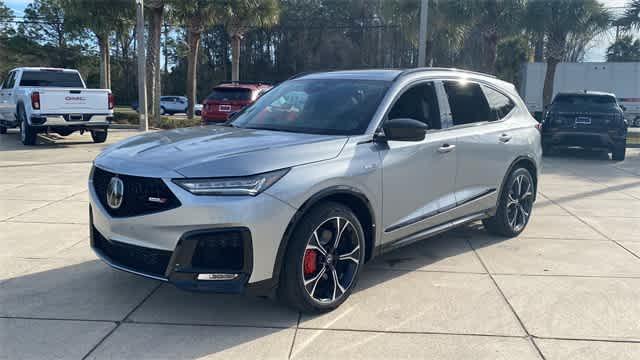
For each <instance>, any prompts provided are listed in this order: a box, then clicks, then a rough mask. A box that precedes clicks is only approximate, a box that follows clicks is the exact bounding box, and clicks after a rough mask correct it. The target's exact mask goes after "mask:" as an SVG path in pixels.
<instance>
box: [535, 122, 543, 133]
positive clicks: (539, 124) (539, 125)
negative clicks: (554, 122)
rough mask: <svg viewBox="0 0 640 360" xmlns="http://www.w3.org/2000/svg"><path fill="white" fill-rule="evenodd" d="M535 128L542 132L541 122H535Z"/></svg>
mask: <svg viewBox="0 0 640 360" xmlns="http://www.w3.org/2000/svg"><path fill="white" fill-rule="evenodd" d="M536 129H538V131H540V132H542V123H537V124H536Z"/></svg>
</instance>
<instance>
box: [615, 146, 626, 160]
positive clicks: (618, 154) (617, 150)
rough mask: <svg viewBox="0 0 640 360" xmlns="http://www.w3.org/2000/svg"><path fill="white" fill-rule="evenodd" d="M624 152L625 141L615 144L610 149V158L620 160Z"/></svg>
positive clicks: (622, 158) (623, 156)
mask: <svg viewBox="0 0 640 360" xmlns="http://www.w3.org/2000/svg"><path fill="white" fill-rule="evenodd" d="M626 153H627V143H626V142H623V143H619V144H615V145H614V146H613V148H612V149H611V160H613V161H622V160H624V158H625V155H626Z"/></svg>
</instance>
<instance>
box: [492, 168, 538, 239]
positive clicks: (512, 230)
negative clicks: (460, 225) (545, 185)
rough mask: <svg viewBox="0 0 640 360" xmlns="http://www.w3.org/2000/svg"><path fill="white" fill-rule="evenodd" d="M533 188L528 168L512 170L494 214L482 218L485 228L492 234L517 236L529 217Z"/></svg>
mask: <svg viewBox="0 0 640 360" xmlns="http://www.w3.org/2000/svg"><path fill="white" fill-rule="evenodd" d="M535 189H536V185H535V182H534V181H533V177H532V176H531V173H530V172H529V170H527V169H525V168H523V167H519V168H516V169H515V170H513V171H512V172H511V174H509V177H508V178H507V181H506V182H505V184H504V186H503V189H502V190H501V193H500V198H499V199H498V208H497V210H496V213H495V215H494V216H492V217H490V218H487V219H484V220H482V223H483V224H484V227H485V229H486V230H487V231H488V232H489V233H490V234H493V235H499V236H505V237H514V236H518V235H519V234H520V233H521V232H522V231H523V230H524V229H525V228H526V226H527V224H528V223H529V219H530V218H531V212H532V210H533V200H534V198H535Z"/></svg>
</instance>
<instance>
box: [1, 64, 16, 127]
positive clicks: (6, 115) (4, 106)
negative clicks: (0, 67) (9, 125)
mask: <svg viewBox="0 0 640 360" xmlns="http://www.w3.org/2000/svg"><path fill="white" fill-rule="evenodd" d="M14 76H15V72H10V73H9V74H8V75H7V78H6V79H5V81H4V85H3V87H2V89H0V119H3V120H7V121H13V116H10V115H11V114H10V111H9V109H10V108H11V105H10V103H11V100H12V98H13V89H12V88H11V86H12V84H13V77H14Z"/></svg>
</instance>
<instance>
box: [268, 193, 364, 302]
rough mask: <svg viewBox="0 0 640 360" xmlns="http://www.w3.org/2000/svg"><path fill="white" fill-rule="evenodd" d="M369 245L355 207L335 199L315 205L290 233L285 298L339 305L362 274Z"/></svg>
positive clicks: (284, 274)
mask: <svg viewBox="0 0 640 360" xmlns="http://www.w3.org/2000/svg"><path fill="white" fill-rule="evenodd" d="M364 247H365V241H364V232H363V230H362V226H361V224H360V221H359V220H358V218H357V217H356V215H355V214H354V213H353V211H351V209H349V208H348V207H346V206H344V205H342V204H339V203H334V202H326V203H322V204H320V205H318V206H315V207H314V208H312V209H311V210H310V211H309V212H307V213H306V214H305V215H304V217H303V218H302V219H301V220H300V222H299V223H298V225H297V226H296V228H295V229H294V231H293V232H292V234H291V237H290V239H289V243H288V247H287V253H286V256H285V260H284V264H283V265H284V266H283V269H282V271H281V276H280V288H279V297H280V299H281V300H282V301H284V302H285V303H286V304H287V305H289V306H292V307H295V308H297V309H299V310H301V311H303V312H307V313H318V312H325V311H330V310H333V309H335V308H337V307H338V306H339V305H340V304H342V303H343V302H344V301H345V300H346V299H347V298H348V297H349V295H350V294H351V292H352V291H353V287H354V286H355V284H356V282H357V280H358V276H359V274H360V269H361V267H362V265H363V263H364V256H365V248H364Z"/></svg>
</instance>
